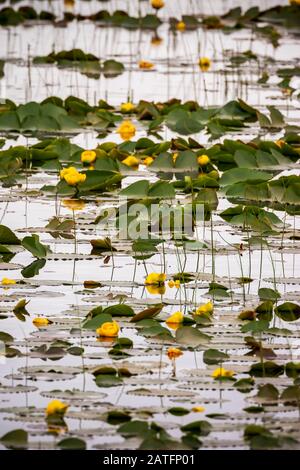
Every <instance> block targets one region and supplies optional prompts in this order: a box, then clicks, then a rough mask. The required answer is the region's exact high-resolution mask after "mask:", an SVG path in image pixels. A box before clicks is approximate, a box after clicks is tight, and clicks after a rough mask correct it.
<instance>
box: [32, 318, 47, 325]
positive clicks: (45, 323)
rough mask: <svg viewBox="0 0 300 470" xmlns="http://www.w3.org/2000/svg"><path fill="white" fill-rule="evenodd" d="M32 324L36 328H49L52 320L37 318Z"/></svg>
mask: <svg viewBox="0 0 300 470" xmlns="http://www.w3.org/2000/svg"><path fill="white" fill-rule="evenodd" d="M32 323H33V324H34V326H37V327H40V326H47V325H49V324H50V323H51V322H50V320H48V318H45V317H36V318H34V319H33V320H32Z"/></svg>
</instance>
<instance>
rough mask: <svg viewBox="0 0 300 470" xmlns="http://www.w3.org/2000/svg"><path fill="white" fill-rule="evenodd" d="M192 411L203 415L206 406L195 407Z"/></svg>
mask: <svg viewBox="0 0 300 470" xmlns="http://www.w3.org/2000/svg"><path fill="white" fill-rule="evenodd" d="M192 411H194V413H202V412H203V411H205V408H204V406H194V407H193V408H192Z"/></svg>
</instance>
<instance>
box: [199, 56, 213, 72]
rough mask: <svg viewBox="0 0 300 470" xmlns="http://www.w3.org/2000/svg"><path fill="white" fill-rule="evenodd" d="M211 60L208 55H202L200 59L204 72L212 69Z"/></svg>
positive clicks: (200, 65)
mask: <svg viewBox="0 0 300 470" xmlns="http://www.w3.org/2000/svg"><path fill="white" fill-rule="evenodd" d="M210 66H211V61H210V59H209V58H208V57H201V58H200V59H199V67H200V69H201V71H202V72H207V71H208V70H209V69H210Z"/></svg>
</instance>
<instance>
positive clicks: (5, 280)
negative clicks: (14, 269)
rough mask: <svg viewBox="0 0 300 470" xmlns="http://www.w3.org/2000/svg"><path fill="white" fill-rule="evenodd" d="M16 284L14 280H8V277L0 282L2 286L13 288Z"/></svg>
mask: <svg viewBox="0 0 300 470" xmlns="http://www.w3.org/2000/svg"><path fill="white" fill-rule="evenodd" d="M14 284H16V281H15V280H14V279H8V277H4V278H3V279H2V281H1V285H2V286H13V285H14Z"/></svg>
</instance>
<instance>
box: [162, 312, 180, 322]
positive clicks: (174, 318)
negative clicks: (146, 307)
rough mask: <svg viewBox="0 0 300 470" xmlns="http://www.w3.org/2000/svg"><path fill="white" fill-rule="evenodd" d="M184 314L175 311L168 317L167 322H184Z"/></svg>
mask: <svg viewBox="0 0 300 470" xmlns="http://www.w3.org/2000/svg"><path fill="white" fill-rule="evenodd" d="M183 319H184V315H183V313H182V312H175V313H173V315H170V316H169V317H168V318H167V319H166V323H182V322H183Z"/></svg>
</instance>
